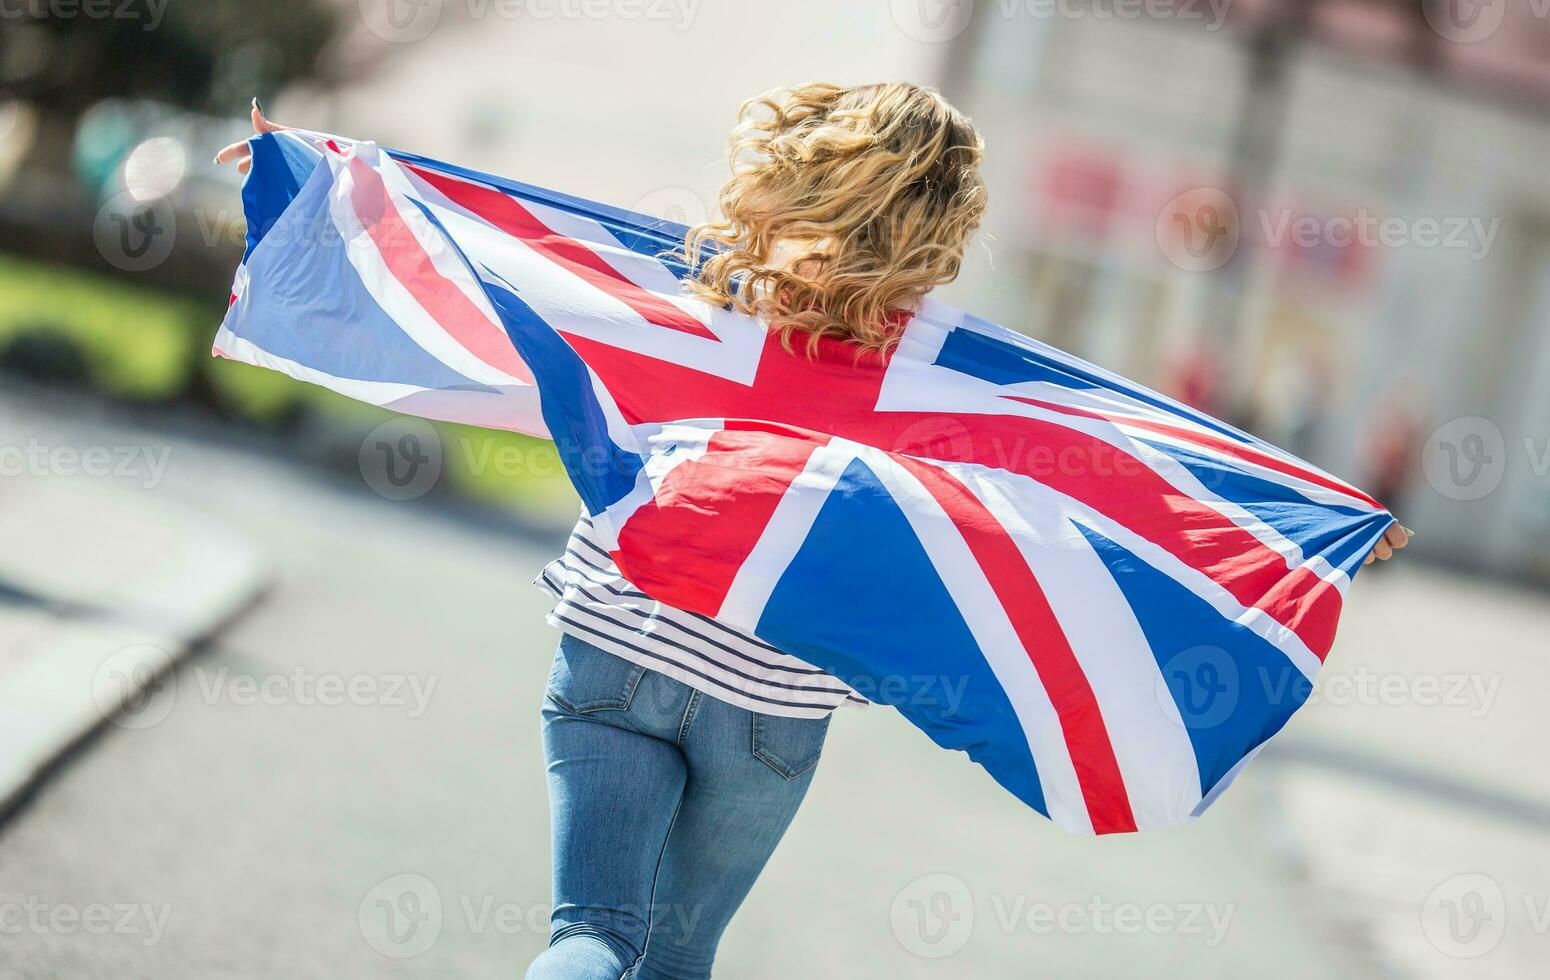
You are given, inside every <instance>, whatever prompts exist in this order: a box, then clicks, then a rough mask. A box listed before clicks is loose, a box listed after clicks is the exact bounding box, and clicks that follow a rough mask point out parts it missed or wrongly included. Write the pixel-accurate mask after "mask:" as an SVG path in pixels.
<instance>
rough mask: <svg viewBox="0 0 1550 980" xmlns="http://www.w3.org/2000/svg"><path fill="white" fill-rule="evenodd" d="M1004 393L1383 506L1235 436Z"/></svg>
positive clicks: (1373, 504) (1034, 404) (1016, 398)
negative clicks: (1155, 435) (1203, 448)
mask: <svg viewBox="0 0 1550 980" xmlns="http://www.w3.org/2000/svg"><path fill="white" fill-rule="evenodd" d="M1003 397H1005V398H1008V399H1010V400H1012V401H1014V402H1022V403H1024V404H1026V405H1033V406H1036V407H1038V408H1047V409H1049V410H1050V411H1052V412H1060V413H1061V414H1063V415H1076V416H1079V417H1081V418H1089V419H1097V420H1100V421H1104V422H1113V423H1114V424H1115V425H1128V426H1133V427H1135V428H1137V429H1144V430H1145V431H1147V432H1156V433H1158V434H1160V435H1168V436H1175V437H1177V438H1180V439H1184V440H1186V441H1189V442H1194V443H1198V444H1200V445H1202V446H1207V447H1209V448H1211V449H1215V450H1216V451H1217V452H1220V453H1225V454H1226V455H1228V456H1232V457H1233V458H1235V459H1241V460H1243V461H1244V462H1246V463H1255V464H1258V465H1260V466H1263V467H1266V468H1267V469H1272V470H1275V471H1276V472H1277V473H1284V474H1286V475H1287V476H1295V477H1297V478H1298V479H1299V480H1305V481H1307V482H1308V483H1312V484H1314V485H1315V486H1320V487H1323V488H1324V489H1326V490H1334V491H1335V492H1336V493H1343V494H1345V495H1346V496H1348V497H1355V498H1356V499H1357V500H1360V501H1361V502H1362V503H1364V504H1370V505H1372V506H1373V507H1377V508H1379V509H1380V510H1381V509H1382V508H1383V505H1382V504H1380V503H1378V502H1377V501H1376V500H1374V499H1372V498H1371V497H1369V496H1367V495H1366V494H1365V493H1362V492H1361V491H1360V490H1358V489H1356V488H1355V487H1351V486H1347V485H1346V484H1344V483H1341V482H1340V481H1339V480H1332V479H1330V478H1329V477H1327V476H1324V475H1322V474H1320V473H1315V472H1313V471H1312V470H1305V469H1303V468H1302V467H1300V466H1294V465H1293V464H1291V463H1288V462H1287V461H1286V460H1284V459H1280V458H1279V457H1276V456H1272V455H1270V454H1269V453H1263V452H1260V451H1259V450H1257V449H1255V448H1253V447H1252V446H1245V445H1242V444H1240V443H1236V442H1233V441H1232V440H1231V439H1224V438H1222V437H1221V436H1218V435H1215V434H1214V433H1207V432H1197V431H1195V430H1194V429H1186V428H1184V427H1183V426H1177V425H1168V424H1167V423H1164V422H1153V421H1150V420H1148V419H1136V418H1129V417H1127V416H1124V415H1116V414H1113V413H1110V412H1093V411H1088V410H1086V409H1081V408H1076V407H1074V406H1072V405H1060V404H1057V403H1055V402H1047V401H1041V400H1039V399H1037V398H1023V397H1021V396H1019V395H1005V396H1003Z"/></svg>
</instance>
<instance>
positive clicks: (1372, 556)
mask: <svg viewBox="0 0 1550 980" xmlns="http://www.w3.org/2000/svg"><path fill="white" fill-rule="evenodd" d="M1414 536H1415V532H1414V531H1412V530H1410V529H1409V528H1407V527H1404V526H1402V525H1401V524H1400V523H1399V522H1398V521H1395V522H1394V523H1393V524H1392V525H1390V526H1389V529H1388V530H1387V531H1384V532H1383V538H1382V539H1381V540H1380V541H1379V542H1378V544H1377V546H1376V547H1374V548H1373V549H1372V551H1370V552H1368V554H1367V558H1366V560H1365V561H1363V562H1362V564H1363V565H1371V564H1372V563H1373V561H1374V560H1377V561H1388V560H1389V559H1390V558H1392V557H1394V552H1396V551H1398V550H1399V549H1401V548H1403V547H1404V546H1405V545H1407V544H1409V543H1410V539H1411V538H1413V537H1414Z"/></svg>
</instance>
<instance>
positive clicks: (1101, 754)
mask: <svg viewBox="0 0 1550 980" xmlns="http://www.w3.org/2000/svg"><path fill="white" fill-rule="evenodd" d="M894 459H896V460H898V462H899V464H900V465H901V466H903V467H904V468H905V469H907V470H909V471H910V473H912V474H913V475H914V476H915V478H916V479H918V480H919V481H920V482H921V483H922V484H924V485H925V487H926V489H927V490H928V491H930V493H931V495H932V496H933V497H935V498H936V501H937V503H939V504H941V505H942V509H943V510H945V511H946V512H947V513H948V515H949V516H950V517H951V518H952V520H953V524H954V525H955V526H956V527H957V528H958V532H959V533H960V534H962V535H963V540H964V541H965V542H966V543H967V544H968V546H969V550H970V551H971V552H973V553H974V560H975V561H977V562H978V563H979V566H980V568H981V569H982V570H984V572H985V579H986V581H988V582H989V583H990V586H991V588H992V589H994V590H995V593H996V599H997V600H998V601H1000V603H1001V607H1002V608H1003V609H1004V610H1006V614H1007V618H1008V619H1009V620H1010V621H1011V623H1012V628H1013V629H1014V630H1016V632H1017V638H1018V640H1020V641H1021V642H1022V645H1023V650H1024V652H1026V653H1027V655H1028V659H1029V661H1030V662H1032V664H1033V668H1034V670H1035V671H1037V672H1038V675H1039V681H1040V682H1041V683H1042V684H1043V685H1044V690H1046V691H1047V692H1049V698H1050V701H1051V703H1053V704H1054V706H1055V712H1056V714H1058V715H1059V716H1060V728H1061V732H1062V734H1064V736H1065V740H1066V747H1067V748H1068V749H1069V750H1070V752H1071V763H1072V765H1073V766H1074V767H1075V768H1076V778H1077V782H1078V783H1079V784H1080V785H1081V787H1082V798H1083V800H1084V802H1085V803H1086V804H1087V813H1088V815H1089V817H1090V818H1091V819H1092V824H1093V832H1094V833H1099V834H1122V833H1129V832H1132V831H1134V830H1135V829H1136V818H1135V816H1134V814H1132V813H1131V810H1130V796H1129V794H1128V793H1126V792H1125V779H1124V777H1123V776H1122V775H1120V771H1119V761H1118V760H1117V759H1116V758H1115V756H1114V746H1113V743H1111V742H1110V741H1109V731H1108V728H1107V727H1106V726H1105V725H1104V723H1103V712H1102V711H1101V710H1100V708H1099V706H1098V698H1097V696H1096V695H1094V694H1093V689H1092V685H1091V684H1089V683H1088V682H1087V675H1086V674H1085V673H1083V672H1082V665H1081V664H1080V663H1078V662H1077V659H1076V653H1075V652H1074V651H1073V650H1072V649H1071V643H1070V641H1069V640H1067V639H1066V633H1065V630H1063V629H1062V628H1061V626H1060V620H1059V619H1058V618H1056V616H1055V610H1054V609H1052V608H1050V604H1049V599H1048V598H1046V596H1045V595H1044V589H1043V588H1042V587H1040V585H1039V580H1038V577H1037V576H1035V575H1034V574H1033V569H1031V568H1029V567H1028V562H1027V560H1026V559H1024V558H1023V555H1022V552H1020V551H1018V550H1017V542H1015V541H1013V540H1012V537H1011V535H1009V534H1007V532H1006V529H1005V528H1003V527H1002V526H1001V523H1000V522H999V521H997V520H996V518H995V515H993V514H991V513H990V511H989V510H988V509H987V508H986V507H985V505H984V504H982V503H981V502H980V500H979V498H978V497H976V496H974V494H973V493H971V492H970V491H969V488H968V487H966V486H964V485H963V484H962V483H961V482H959V481H958V479H957V478H955V477H953V476H952V475H951V474H949V473H947V472H946V471H945V470H943V469H941V468H940V467H936V466H932V465H930V464H929V463H923V462H920V461H919V460H914V459H910V458H909V457H906V456H898V455H895V456H894Z"/></svg>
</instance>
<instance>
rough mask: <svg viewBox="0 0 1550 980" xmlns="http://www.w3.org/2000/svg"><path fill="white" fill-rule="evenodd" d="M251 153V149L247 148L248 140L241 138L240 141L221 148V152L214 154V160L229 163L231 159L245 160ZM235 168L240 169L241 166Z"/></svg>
mask: <svg viewBox="0 0 1550 980" xmlns="http://www.w3.org/2000/svg"><path fill="white" fill-rule="evenodd" d="M252 155H253V151H252V150H251V149H249V148H248V141H247V140H242V141H240V142H237V143H233V144H231V145H230V146H228V147H226V148H225V149H223V150H221V152H219V153H217V154H216V155H215V162H216V163H231V162H232V161H233V160H245V159H247V158H248V157H250V156H252ZM237 169H239V170H241V169H242V168H241V167H238V168H237ZM244 172H246V171H244Z"/></svg>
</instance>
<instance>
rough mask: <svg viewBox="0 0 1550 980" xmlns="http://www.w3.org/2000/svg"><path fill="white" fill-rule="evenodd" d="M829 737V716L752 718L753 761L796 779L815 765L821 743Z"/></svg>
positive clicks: (767, 716)
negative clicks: (755, 760) (756, 760)
mask: <svg viewBox="0 0 1550 980" xmlns="http://www.w3.org/2000/svg"><path fill="white" fill-rule="evenodd" d="M828 734H829V716H827V715H826V716H824V717H822V718H786V717H783V716H781V715H761V714H758V713H755V714H754V716H753V754H754V757H755V758H756V759H758V760H759V761H760V762H762V763H764V764H765V765H767V766H769V767H770V768H771V769H773V770H775V771H776V772H778V773H780V774H781V775H782V776H784V777H786V778H787V779H796V778H797V777H798V776H801V775H802V774H803V773H805V772H807V771H808V770H809V769H811V768H813V766H815V765H817V763H818V755H819V753H821V752H822V751H823V740H824V738H825V737H826V736H827V735H828Z"/></svg>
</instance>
